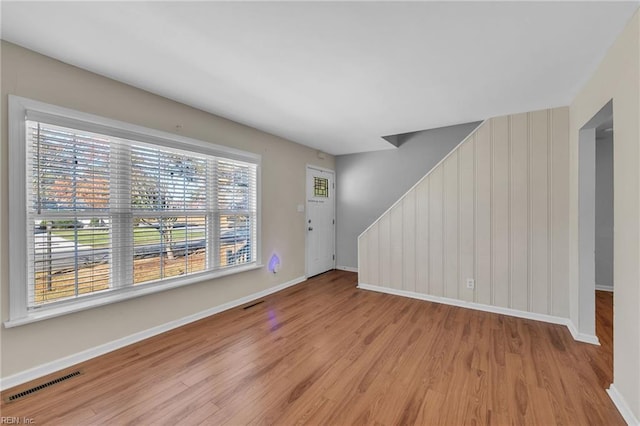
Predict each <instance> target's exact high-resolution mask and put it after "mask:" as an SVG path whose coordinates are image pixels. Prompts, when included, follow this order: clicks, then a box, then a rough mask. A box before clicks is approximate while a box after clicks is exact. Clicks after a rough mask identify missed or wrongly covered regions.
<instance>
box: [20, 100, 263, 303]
mask: <svg viewBox="0 0 640 426" xmlns="http://www.w3.org/2000/svg"><path fill="white" fill-rule="evenodd" d="M25 116H26V119H24V120H23V121H22V123H23V126H24V133H23V134H24V139H23V140H24V142H26V143H24V145H23V146H24V148H23V149H24V159H25V163H24V164H25V165H26V167H25V169H26V176H25V177H26V179H25V185H24V187H25V190H26V191H25V192H26V194H25V204H26V205H25V207H26V208H25V212H26V215H25V217H26V227H27V232H26V237H27V241H26V245H25V248H26V262H25V263H26V265H25V266H26V274H25V276H26V278H27V283H26V286H27V288H26V291H21V293H22V294H24V297H25V299H26V300H25V301H24V302H25V305H26V306H25V307H26V311H27V312H28V311H29V310H34V309H40V308H46V307H50V306H56V305H60V304H62V305H64V304H69V303H73V301H74V300H77V301H80V300H83V299H86V298H100V297H101V296H108V297H111V296H113V295H114V294H118V293H119V292H120V293H124V292H131V291H132V289H136V288H138V287H140V288H142V287H146V288H150V287H154V286H162V285H163V284H165V283H167V282H171V283H175V282H177V283H179V282H180V280H184V279H185V278H193V277H197V276H199V275H202V276H203V279H204V278H209V277H211V273H212V272H216V271H222V270H224V271H230V270H233V269H234V268H239V269H242V268H243V267H245V268H246V266H247V265H251V264H257V261H258V259H257V255H258V251H257V247H258V202H257V200H258V163H257V162H255V161H242V160H241V159H238V157H241V155H240V154H238V152H237V151H234V152H233V153H232V155H230V156H229V158H225V157H224V155H220V154H221V153H220V152H219V151H220V149H219V148H220V147H219V146H217V145H216V146H215V147H217V148H218V151H217V152H215V153H214V154H212V153H209V152H207V146H206V143H204V142H202V143H200V144H199V145H198V144H193V145H189V144H185V143H183V142H182V141H180V140H176V141H171V140H167V139H160V138H158V140H159V143H153V142H154V141H153V139H154V138H153V137H141V138H135V137H126V136H128V135H127V132H126V131H122V130H121V129H115V130H114V129H113V128H112V127H106V126H105V127H104V128H102V130H104V131H102V132H101V131H99V130H101V127H100V126H96V125H94V124H92V125H89V124H86V123H83V122H81V121H74V120H69V119H66V120H65V119H60V118H59V117H56V116H51V119H50V120H49V119H48V116H47V114H42V113H32V114H30V113H29V112H28V111H27V113H26V114H25ZM105 120H106V119H105ZM61 123H62V124H61ZM69 124H71V125H69ZM89 129H90V130H89ZM96 129H97V130H98V131H95V130H96ZM130 133H131V134H132V135H133V136H136V135H137V134H136V133H134V132H130ZM183 139H184V138H183ZM172 142H175V143H172ZM197 142H199V141H197ZM222 154H224V153H222ZM249 160H253V158H252V157H249ZM189 282H193V280H192V279H190V280H189ZM12 301H13V302H15V300H14V299H12ZM18 310H20V309H18ZM22 311H25V309H22Z"/></svg>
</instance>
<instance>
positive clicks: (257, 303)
mask: <svg viewBox="0 0 640 426" xmlns="http://www.w3.org/2000/svg"><path fill="white" fill-rule="evenodd" d="M261 303H264V300H261V301H259V302H256V303H252V304H251V305H249V306H245V307H244V308H242V309H249V308H253V307H254V306H256V305H259V304H261Z"/></svg>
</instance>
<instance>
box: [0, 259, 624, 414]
mask: <svg viewBox="0 0 640 426" xmlns="http://www.w3.org/2000/svg"><path fill="white" fill-rule="evenodd" d="M355 286H356V275H355V274H353V273H349V272H342V271H332V272H329V273H326V274H324V275H321V276H319V277H316V278H312V279H310V280H308V281H307V282H305V283H302V284H299V285H297V286H295V287H291V288H289V289H286V290H284V291H282V292H279V293H277V294H274V295H271V296H269V297H266V298H265V299H264V303H261V304H258V305H256V306H253V307H251V308H249V309H243V308H242V307H240V308H236V309H233V310H230V311H227V312H224V313H221V314H218V315H215V316H213V317H209V318H206V319H203V320H201V321H198V322H196V323H192V324H189V325H187V326H184V327H181V328H179V329H176V330H173V331H170V332H168V333H165V334H163V335H160V336H156V337H153V338H151V339H148V340H145V341H143V342H140V343H137V344H134V345H131V346H128V347H126V348H123V349H121V350H118V351H115V352H112V353H109V354H107V355H104V356H101V357H99V358H96V359H93V360H90V361H87V362H85V363H83V364H80V365H78V366H76V367H77V368H80V369H82V371H83V372H84V374H82V375H81V376H78V377H75V378H72V379H70V380H68V381H66V382H62V383H60V384H57V385H54V386H52V387H50V388H47V389H45V390H42V391H39V392H37V393H35V394H33V395H31V396H28V397H26V398H23V399H21V400H18V401H15V402H11V403H5V402H2V405H1V406H0V408H1V409H2V416H20V417H28V418H32V419H33V421H34V422H35V423H36V424H38V425H43V424H56V425H67V424H172V425H173V424H185V425H191V424H216V425H218V424H228V425H241V424H278V425H293V424H305V423H306V424H331V425H347V424H377V425H396V424H403V425H404V424H420V425H437V424H442V425H462V424H496V425H507V424H518V425H520V424H522V425H526V424H538V425H551V424H565V425H587V424H597V425H622V424H624V421H623V419H622V417H621V416H620V415H619V413H618V412H617V410H616V408H615V407H614V405H613V403H612V402H611V401H610V400H609V398H608V396H607V394H606V392H605V390H604V389H605V387H608V385H609V384H610V382H611V363H610V357H609V358H607V354H606V351H607V345H606V344H605V345H603V346H602V347H596V346H592V345H588V344H583V343H577V342H575V341H574V340H573V339H572V338H571V335H570V334H569V332H568V331H567V329H566V328H565V327H563V326H559V325H551V324H545V323H541V322H536V321H528V320H523V319H517V318H511V317H507V316H503V315H497V314H490V313H484V312H478V311H473V310H467V309H462V308H457V307H452V306H446V305H439V304H436V303H430V302H423V301H418V300H412V299H407V298H402V297H397V296H390V295H385V294H378V293H374V292H367V291H363V290H358V289H356V287H355ZM601 299H602V297H599V298H598V303H599V304H600V303H601V302H602V303H605V304H606V300H605V301H604V302H603V301H602V300H601ZM599 306H600V305H599ZM598 313H599V314H602V315H606V313H605V312H604V311H603V310H602V309H601V310H599V312H598ZM610 322H611V321H609V330H610ZM605 327H606V324H605ZM603 330H604V331H603ZM598 333H599V334H601V333H602V335H603V336H604V335H606V333H608V331H606V330H605V329H601V328H599V329H598ZM601 339H602V340H603V341H607V339H609V337H606V338H604V337H601ZM72 370H73V369H69V370H65V371H72ZM53 376H54V375H52V376H51V377H53ZM55 376H57V374H56V375H55ZM46 380H47V378H43V379H42V380H38V381H37V382H36V383H29V384H26V385H23V386H20V387H16V388H14V389H10V390H8V391H6V392H3V400H4V398H5V397H6V396H7V395H8V394H10V393H14V392H17V391H20V390H22V389H25V388H28V387H30V386H33V385H34V384H38V383H42V382H44V381H46Z"/></svg>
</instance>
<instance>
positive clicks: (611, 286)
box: [596, 284, 613, 293]
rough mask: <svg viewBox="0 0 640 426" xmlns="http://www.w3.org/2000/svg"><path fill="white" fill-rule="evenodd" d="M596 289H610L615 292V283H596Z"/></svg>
mask: <svg viewBox="0 0 640 426" xmlns="http://www.w3.org/2000/svg"><path fill="white" fill-rule="evenodd" d="M596 290H600V291H609V292H611V293H613V284H596Z"/></svg>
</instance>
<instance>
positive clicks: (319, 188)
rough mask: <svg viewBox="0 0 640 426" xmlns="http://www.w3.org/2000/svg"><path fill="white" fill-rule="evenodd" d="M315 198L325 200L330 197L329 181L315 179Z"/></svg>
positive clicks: (315, 177) (319, 178)
mask: <svg viewBox="0 0 640 426" xmlns="http://www.w3.org/2000/svg"><path fill="white" fill-rule="evenodd" d="M313 196H314V197H323V198H326V197H328V196H329V179H326V178H321V177H317V176H314V177H313Z"/></svg>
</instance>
